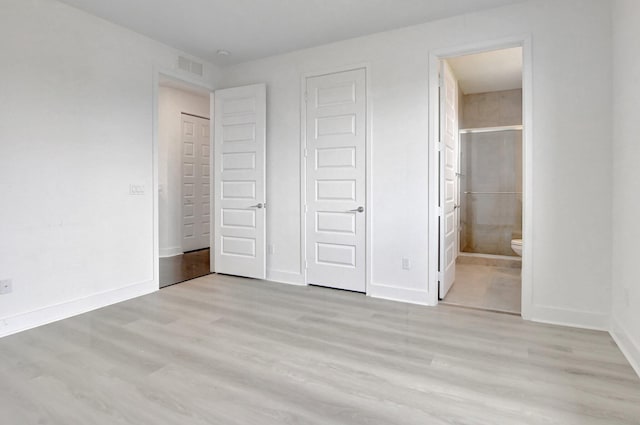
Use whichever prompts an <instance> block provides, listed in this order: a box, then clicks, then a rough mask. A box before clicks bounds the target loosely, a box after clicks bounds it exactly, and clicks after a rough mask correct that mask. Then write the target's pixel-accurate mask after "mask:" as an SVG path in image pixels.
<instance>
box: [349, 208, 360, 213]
mask: <svg viewBox="0 0 640 425" xmlns="http://www.w3.org/2000/svg"><path fill="white" fill-rule="evenodd" d="M349 212H359V213H361V212H364V207H358V208H356V209H354V210H349Z"/></svg>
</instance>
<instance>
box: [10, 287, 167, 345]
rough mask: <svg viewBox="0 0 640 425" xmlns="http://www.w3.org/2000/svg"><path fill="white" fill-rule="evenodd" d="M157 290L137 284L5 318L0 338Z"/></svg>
mask: <svg viewBox="0 0 640 425" xmlns="http://www.w3.org/2000/svg"><path fill="white" fill-rule="evenodd" d="M157 290H158V283H157V282H155V281H147V282H141V283H135V284H133V285H129V286H125V287H123V288H118V289H113V290H109V291H105V292H100V293H97V294H93V295H89V296H87V297H83V298H78V299H75V300H71V301H67V302H63V303H60V304H55V305H51V306H47V307H44V308H40V309H38V310H33V311H30V312H27V313H20V314H17V315H15V316H9V317H4V318H1V319H0V338H1V337H4V336H7V335H11V334H15V333H18V332H22V331H26V330H27V329H32V328H35V327H38V326H42V325H46V324H47V323H52V322H56V321H58V320H62V319H67V318H69V317H71V316H76V315H78V314H82V313H86V312H88V311H91V310H96V309H98V308H102V307H106V306H108V305H111V304H115V303H119V302H122V301H126V300H128V299H131V298H136V297H139V296H141V295H146V294H150V293H151V292H154V291H157Z"/></svg>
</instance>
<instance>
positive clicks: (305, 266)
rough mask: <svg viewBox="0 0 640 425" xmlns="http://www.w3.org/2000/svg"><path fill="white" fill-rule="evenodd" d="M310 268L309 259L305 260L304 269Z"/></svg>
mask: <svg viewBox="0 0 640 425" xmlns="http://www.w3.org/2000/svg"><path fill="white" fill-rule="evenodd" d="M308 268H309V263H308V262H307V260H304V269H305V270H307V269H308Z"/></svg>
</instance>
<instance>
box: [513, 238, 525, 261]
mask: <svg viewBox="0 0 640 425" xmlns="http://www.w3.org/2000/svg"><path fill="white" fill-rule="evenodd" d="M511 249H513V251H514V252H515V253H516V254H518V256H519V257H522V239H513V240H512V241H511Z"/></svg>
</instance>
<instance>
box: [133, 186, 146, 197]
mask: <svg viewBox="0 0 640 425" xmlns="http://www.w3.org/2000/svg"><path fill="white" fill-rule="evenodd" d="M144 190H145V188H144V185H143V184H130V185H129V195H134V196H137V195H144Z"/></svg>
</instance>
